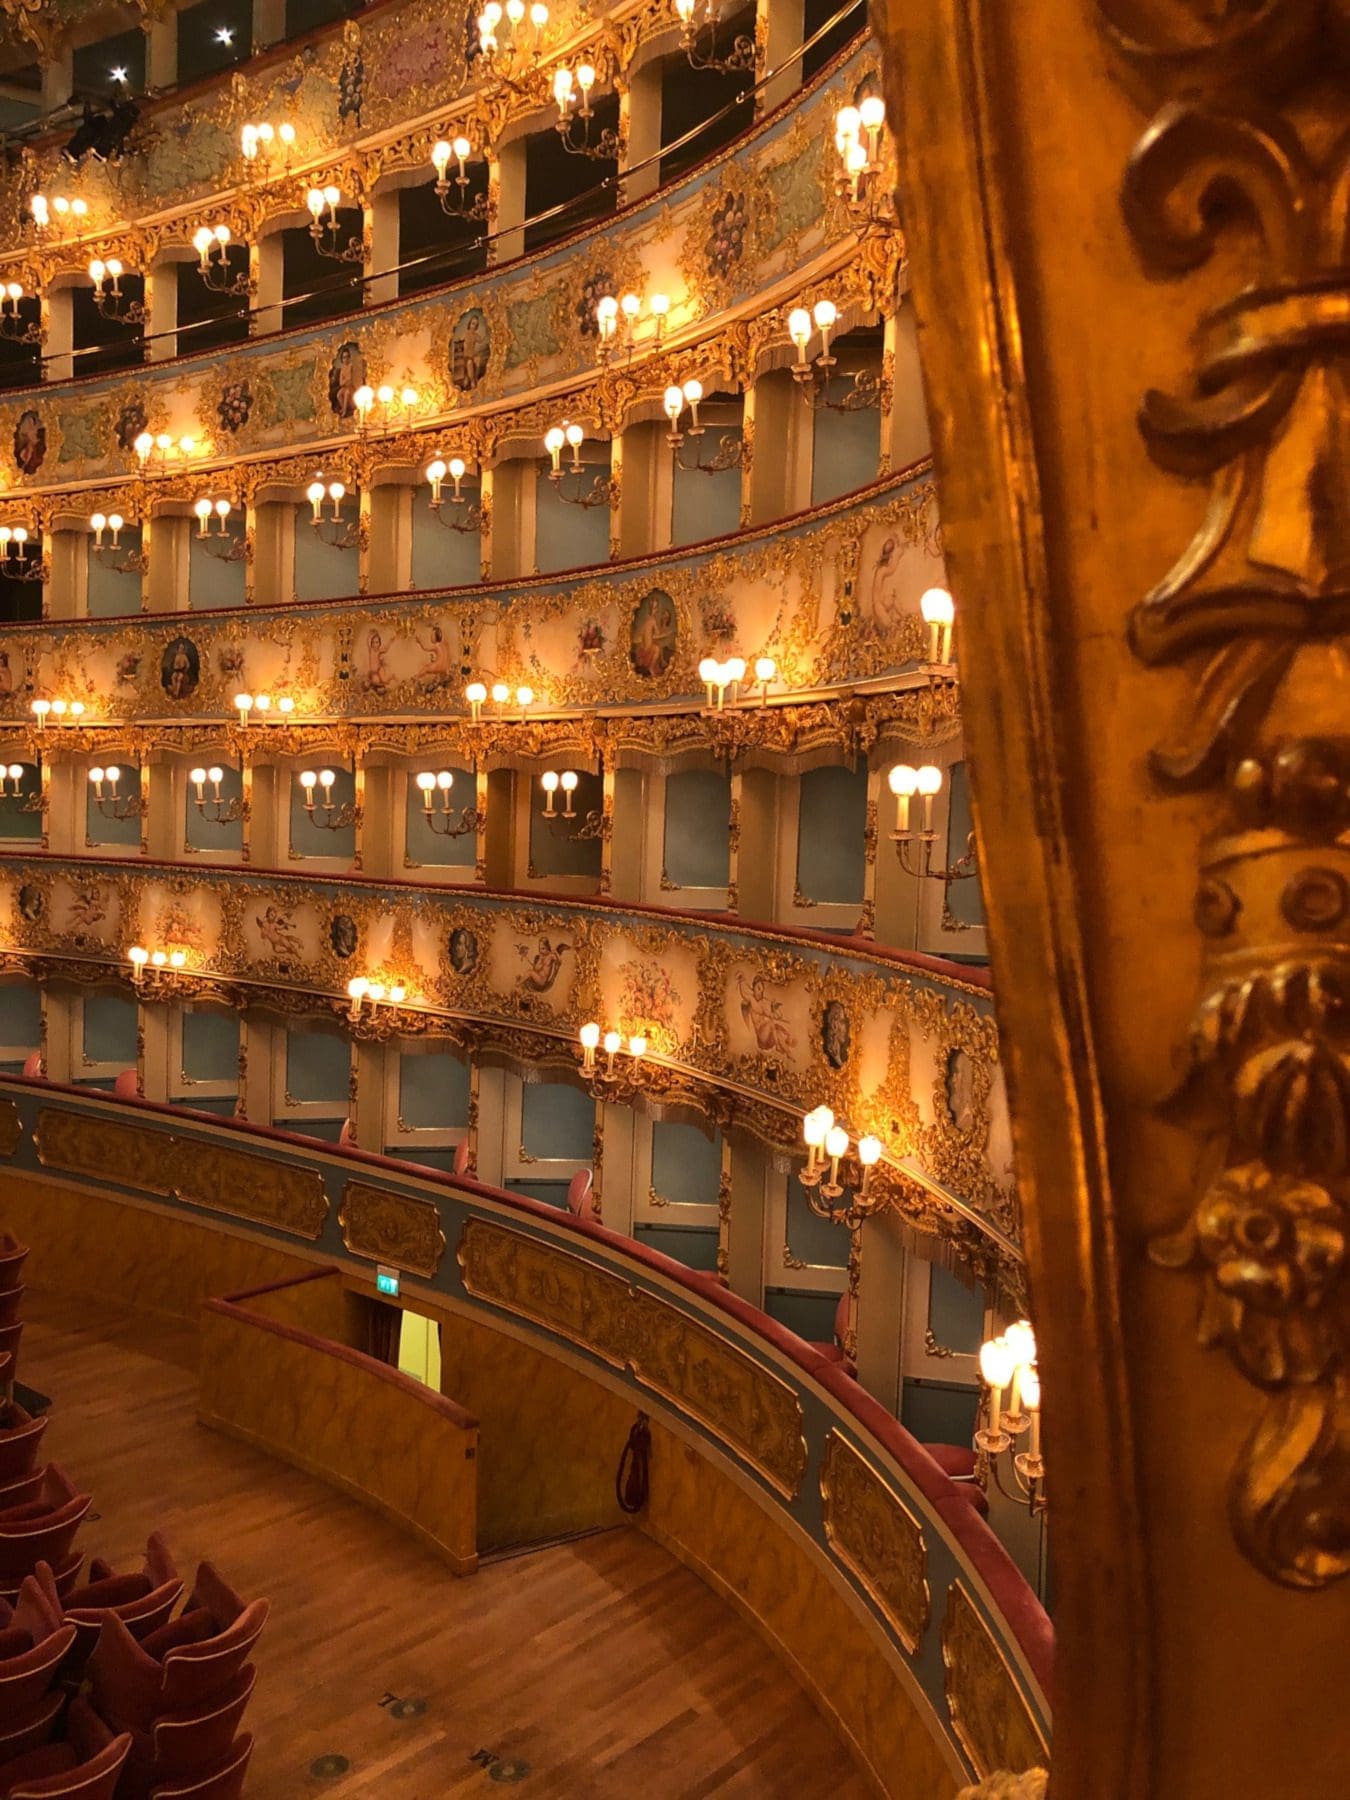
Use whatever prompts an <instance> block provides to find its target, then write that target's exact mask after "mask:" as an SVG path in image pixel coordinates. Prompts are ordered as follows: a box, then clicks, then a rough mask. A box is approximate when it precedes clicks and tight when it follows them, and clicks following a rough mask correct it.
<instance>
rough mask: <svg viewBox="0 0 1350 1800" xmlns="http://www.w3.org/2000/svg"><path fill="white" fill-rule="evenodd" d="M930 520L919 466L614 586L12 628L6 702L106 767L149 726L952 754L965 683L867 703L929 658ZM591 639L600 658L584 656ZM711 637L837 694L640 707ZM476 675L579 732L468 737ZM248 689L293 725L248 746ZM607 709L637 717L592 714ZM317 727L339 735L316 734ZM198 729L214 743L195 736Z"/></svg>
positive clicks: (672, 683)
mask: <svg viewBox="0 0 1350 1800" xmlns="http://www.w3.org/2000/svg"><path fill="white" fill-rule="evenodd" d="M935 519H936V494H935V490H934V487H933V483H932V482H931V480H929V479H928V478H927V476H926V473H925V472H924V471H923V470H922V469H920V470H918V471H911V472H909V473H908V474H907V475H905V476H903V477H901V478H899V479H898V480H896V481H894V482H892V483H890V484H887V485H885V486H879V487H877V488H874V489H870V490H866V491H865V492H864V493H863V494H862V495H861V496H852V497H850V498H849V499H848V500H847V501H845V502H842V503H840V504H837V505H834V506H831V507H829V508H826V509H822V512H821V514H820V516H818V517H815V518H812V519H810V520H809V521H807V522H806V523H804V524H802V525H800V526H797V527H795V528H792V529H789V530H782V529H780V528H774V529H772V530H765V531H757V532H754V533H751V534H749V535H748V536H747V537H745V538H744V539H738V538H736V537H732V538H726V539H722V540H720V541H719V542H717V543H715V544H713V545H710V546H708V547H706V548H704V549H702V550H700V551H699V552H698V553H693V554H691V553H680V554H675V555H671V554H666V555H663V556H653V557H650V558H643V559H640V560H637V561H635V562H631V563H624V564H623V565H621V566H619V567H616V568H615V569H613V570H612V571H606V572H605V573H604V574H603V575H596V576H589V577H582V578H579V579H578V578H572V579H566V578H564V579H561V580H559V579H549V580H526V581H513V582H510V583H502V584H500V585H498V586H495V587H488V588H487V589H481V588H474V589H471V590H467V591H466V590H463V589H450V590H445V591H437V590H428V591H426V592H421V593H417V594H416V595H411V596H410V595H398V596H391V597H389V598H387V599H377V600H366V601H359V600H357V599H355V598H354V599H353V600H351V601H347V602H337V603H327V602H319V603H304V604H295V603H283V604H274V605H271V606H267V607H263V606H258V605H255V606H251V607H246V608H243V609H240V610H237V611H232V612H231V611H221V612H219V613H212V614H206V613H203V614H199V615H195V616H185V615H184V614H182V613H172V614H159V615H141V616H139V617H135V618H131V619H119V620H108V621H103V620H98V619H81V620H78V621H61V622H57V621H51V622H44V623H41V624H39V623H37V622H34V623H33V624H31V625H25V626H20V627H18V628H17V629H15V630H13V631H12V632H11V633H7V634H6V648H7V651H8V654H9V659H10V666H11V669H12V671H13V674H14V676H15V679H14V680H13V682H12V684H11V686H10V687H9V689H8V690H7V691H4V692H0V720H4V719H8V720H9V721H10V722H12V724H14V725H16V726H21V727H22V728H23V729H24V730H25V731H26V732H28V733H29V734H30V742H31V746H32V748H33V749H34V750H39V749H40V750H41V751H42V752H43V754H44V756H54V755H55V756H59V755H61V754H63V753H71V754H74V753H78V752H81V751H86V752H87V751H93V750H96V751H97V752H98V754H100V755H102V754H104V753H105V752H106V750H107V748H108V739H107V738H106V736H104V735H102V730H103V727H102V724H101V722H102V721H105V720H106V721H107V722H108V723H110V724H111V723H114V722H116V723H119V724H120V723H122V722H124V721H126V720H127V719H135V718H140V719H146V720H154V721H155V723H154V724H153V725H151V724H146V725H145V726H142V727H139V728H129V729H132V730H133V731H136V732H137V733H138V735H139V736H141V737H142V738H143V739H144V741H145V742H147V743H148V744H151V745H153V744H163V745H169V744H173V745H175V746H177V747H180V748H185V749H186V748H192V747H195V744H196V743H197V742H200V743H201V744H202V745H203V746H205V745H206V743H207V742H209V741H210V739H209V731H210V729H211V728H212V724H213V722H214V730H215V731H216V733H217V734H218V735H219V734H223V735H224V736H225V738H226V741H228V742H229V743H230V745H231V747H232V751H233V753H234V754H235V755H242V754H244V753H246V752H247V753H250V754H252V755H255V756H256V755H258V754H261V753H262V752H263V751H264V750H266V751H269V752H271V753H274V754H285V753H287V752H288V751H291V750H295V749H303V748H309V747H312V746H313V744H314V737H313V735H312V734H313V733H314V732H318V733H320V734H321V735H324V736H325V737H326V740H327V741H330V742H332V743H333V745H334V747H335V748H339V747H340V748H341V749H342V750H343V751H344V752H345V753H346V754H348V755H349V756H350V754H352V752H353V751H354V750H356V749H361V750H363V751H365V750H370V749H376V748H380V747H383V746H384V745H388V746H390V747H394V748H408V749H412V750H416V749H419V748H421V747H423V746H424V745H433V744H434V745H437V746H445V747H450V746H453V747H454V748H455V749H456V750H457V751H458V752H459V753H460V754H461V755H463V756H466V757H471V758H476V759H477V758H482V757H484V756H489V757H490V756H493V755H497V756H501V755H516V756H523V757H529V756H536V755H540V754H552V753H554V752H557V751H561V750H563V749H564V748H566V747H567V746H568V745H569V744H570V743H573V742H574V743H575V744H576V745H577V746H578V747H583V746H584V747H587V748H594V749H595V750H597V751H600V750H602V749H603V750H605V751H607V752H608V754H609V755H610V757H611V758H619V759H622V758H623V757H625V756H627V755H629V754H631V755H633V756H639V755H644V754H648V755H650V754H654V755H659V756H663V757H674V756H679V755H681V754H692V753H694V752H697V751H700V750H702V749H705V748H711V749H712V750H713V752H714V753H715V754H717V755H719V756H725V757H730V758H738V757H742V756H745V755H747V754H749V753H752V752H755V751H758V750H760V749H763V750H764V751H766V752H773V753H775V754H778V755H782V756H795V757H806V756H809V755H810V754H812V753H813V752H818V751H819V750H820V749H822V748H824V747H825V746H827V745H830V744H842V745H844V746H845V747H846V748H847V750H848V753H849V754H850V755H858V754H865V753H866V752H867V751H868V750H870V749H871V748H872V747H873V745H874V744H875V743H876V742H877V740H878V737H879V736H880V734H881V731H882V728H884V727H885V726H887V725H888V724H892V723H894V724H895V725H896V726H897V727H898V735H902V736H903V735H909V736H910V737H911V738H912V739H915V740H918V739H920V738H928V739H931V740H932V741H933V742H939V741H941V740H942V739H943V738H944V737H948V736H952V735H955V733H956V731H957V730H958V729H959V709H958V698H957V695H956V692H955V690H954V689H950V688H941V689H934V688H933V687H932V686H931V684H928V683H922V684H921V685H915V686H913V687H911V688H909V689H907V690H905V691H904V692H902V693H890V694H884V693H882V694H871V695H866V696H859V697H854V696H853V693H852V690H853V688H854V685H855V684H856V683H857V682H859V681H863V680H881V679H885V678H887V677H894V676H896V675H897V673H898V672H899V671H900V670H902V669H903V668H904V667H905V666H906V665H910V666H914V665H917V664H918V663H920V662H921V660H922V658H923V656H924V654H925V648H924V646H925V644H926V627H925V626H924V625H923V623H922V620H921V619H920V617H919V614H918V612H917V611H909V610H901V609H900V608H901V602H900V599H899V594H898V588H897V583H900V582H903V583H904V584H905V586H906V588H908V589H913V590H915V591H920V590H921V589H922V588H923V587H924V586H926V585H929V584H930V583H931V581H932V580H934V579H939V578H940V577H941V574H942V568H941V563H940V562H938V561H935V559H934V558H933V557H932V555H931V553H930V550H929V547H928V545H929V539H930V536H931V527H932V526H933V524H934V522H935ZM653 594H656V595H658V596H660V597H661V600H662V604H663V605H665V606H667V607H668V609H669V611H670V615H671V618H672V621H673V625H672V631H671V636H670V641H669V645H668V647H666V648H665V649H663V650H662V651H661V653H660V654H659V655H657V656H655V657H653V656H652V655H651V654H650V652H649V648H648V646H647V645H646V644H645V640H644V639H643V636H642V630H643V620H644V619H646V618H647V616H648V613H649V612H650V607H651V604H652V602H651V596H652V595H653ZM823 601H824V602H826V603H827V604H825V605H822V602H823ZM644 607H646V608H647V609H648V611H647V612H644V611H643V609H644ZM597 633H598V634H599V636H600V638H601V640H602V642H601V648H600V649H599V650H598V651H594V650H592V649H590V648H588V645H589V644H591V643H593V641H594V638H595V635H596V634H597ZM728 633H730V636H728ZM437 634H440V635H439V637H438V636H437ZM184 641H186V642H187V643H188V644H189V645H190V647H191V649H192V650H193V651H195V657H196V660H195V669H196V675H195V678H194V679H192V680H191V681H190V682H189V683H188V684H187V691H186V692H175V693H173V694H170V693H169V692H168V690H167V687H166V683H165V675H164V670H165V667H166V664H165V656H166V653H167V652H169V650H170V647H171V646H173V647H175V648H176V649H179V650H181V648H182V645H183V643H184ZM712 642H717V643H718V644H721V643H724V642H729V643H733V644H738V645H739V647H740V649H741V650H742V652H743V653H744V654H745V655H746V656H748V657H753V656H756V655H759V654H762V653H768V654H771V655H773V656H774V657H775V658H776V660H777V663H778V667H779V670H780V673H781V680H782V682H783V684H784V687H785V688H786V690H787V691H788V692H789V693H791V692H792V691H793V690H797V691H806V692H808V693H809V692H811V691H812V690H816V691H820V690H826V697H824V698H821V699H813V700H803V701H800V702H793V703H790V704H789V705H787V706H780V705H774V706H769V707H739V708H732V709H730V710H727V711H724V712H721V713H717V714H715V715H713V716H711V717H705V716H703V715H701V714H699V713H698V712H696V711H695V710H693V709H692V708H690V709H688V710H687V711H685V712H683V713H677V714H671V713H663V714H660V715H657V716H652V715H651V714H650V713H649V712H646V709H649V708H651V707H652V706H653V704H654V703H657V702H661V701H668V700H672V699H684V698H689V699H692V698H693V697H695V696H697V695H700V694H701V693H702V683H701V682H700V681H699V679H698V664H699V661H700V659H701V657H702V656H703V655H705V654H706V652H707V650H708V646H709V644H710V643H712ZM644 652H647V653H646V654H644ZM20 661H22V669H23V675H22V679H21V680H20V679H18V675H19V664H20ZM464 667H468V668H469V669H470V670H473V671H482V670H490V671H491V672H492V674H493V676H494V677H497V678H500V679H502V680H504V681H506V682H508V683H509V684H511V685H520V684H528V685H529V686H531V687H532V688H533V690H534V692H535V694H536V696H537V697H538V699H537V704H538V705H539V707H540V708H541V709H543V708H548V709H549V710H551V711H557V710H562V709H576V711H577V715H578V716H576V717H575V718H573V719H570V720H562V721H557V720H543V719H538V720H536V719H527V720H525V721H523V722H517V721H513V720H509V719H505V718H497V717H494V716H492V714H491V713H490V712H489V713H488V715H487V716H486V717H485V718H484V720H483V721H482V723H481V725H479V726H472V725H471V724H470V722H469V720H468V718H467V707H466V703H465V701H464V699H463V685H462V680H461V679H460V678H459V677H458V675H457V671H458V670H459V669H461V668H464ZM917 679H918V678H917V677H915V680H916V681H917ZM241 684H246V685H247V686H248V687H249V688H250V689H252V690H253V691H263V692H273V693H278V692H281V693H290V694H292V695H293V696H294V697H295V700H296V708H297V710H296V714H295V715H294V718H295V722H294V723H293V724H291V725H281V724H277V725H271V724H269V725H267V726H266V727H261V726H252V727H249V728H247V729H245V730H240V729H239V728H238V727H237V726H236V724H235V718H236V715H235V713H234V711H233V697H234V695H235V693H237V692H238V691H239V689H240V686H241ZM842 688H848V689H849V690H850V698H849V699H848V700H847V701H845V700H843V699H842V698H840V699H839V700H838V701H835V700H834V699H833V698H831V697H829V693H828V691H829V690H831V689H834V690H838V689H842ZM49 691H50V692H59V693H62V694H65V695H67V697H69V698H72V699H73V698H80V699H82V700H83V701H84V703H85V705H86V707H87V708H88V713H87V718H88V720H89V721H90V723H91V724H93V723H94V722H95V721H99V722H100V724H99V725H98V726H97V727H96V729H95V731H94V732H93V733H92V734H91V733H90V732H89V731H87V730H86V731H73V730H72V731H57V730H53V729H48V730H47V731H45V732H43V733H41V734H40V737H39V734H38V733H37V732H36V731H34V730H33V720H32V716H31V713H30V710H29V707H30V702H31V698H32V695H33V693H34V692H39V693H45V692H49ZM602 700H603V702H604V704H605V706H606V708H608V707H613V706H617V707H626V708H631V709H635V711H636V712H637V713H638V715H639V716H638V717H637V718H634V719H629V718H625V717H608V718H604V719H600V718H597V717H596V716H595V712H594V710H593V709H595V708H596V707H597V706H598V705H599V703H600V702H601V701H602ZM644 713H645V716H643V714H644ZM316 715H317V716H318V718H321V719H323V720H324V721H325V722H324V723H323V724H318V723H315V724H313V725H311V724H309V723H307V721H308V720H311V719H314V718H315V716H316ZM334 715H336V717H334ZM447 715H448V716H447ZM391 717H392V719H395V720H398V721H399V722H400V723H402V721H404V720H407V719H409V718H411V719H425V720H426V723H425V725H424V726H423V728H422V735H421V736H420V737H418V736H417V735H416V734H414V735H413V736H412V738H411V739H409V738H408V737H407V735H406V734H404V735H400V732H399V730H398V728H397V727H391V725H390V723H388V722H389V721H390V720H391ZM433 718H434V721H435V722H434V723H433V722H432V720H433ZM358 724H359V725H360V726H361V727H362V729H363V735H362V736H360V737H359V738H358V737H356V736H354V735H353V734H354V731H355V729H356V727H357V725H358ZM194 731H202V732H204V733H208V735H205V736H202V737H201V738H198V739H194V738H193V737H192V736H191V735H190V734H191V733H192V732H194ZM307 733H308V734H311V735H305V734H307Z"/></svg>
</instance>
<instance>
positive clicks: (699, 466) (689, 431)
mask: <svg viewBox="0 0 1350 1800" xmlns="http://www.w3.org/2000/svg"><path fill="white" fill-rule="evenodd" d="M702 399H703V383H702V382H701V381H686V382H685V383H684V385H683V386H682V387H676V386H674V385H673V384H672V385H671V386H670V387H668V388H667V389H666V392H665V397H664V399H663V400H662V403H661V404H662V409H663V411H664V412H665V415H666V418H667V420H668V421H669V424H670V430H669V431H668V432H667V433H666V442H667V443H668V444H669V445H670V447H671V450H672V451H673V452H674V457H675V467H676V468H677V469H683V470H684V471H685V472H686V474H691V475H692V474H695V473H697V474H701V475H720V474H722V473H723V472H724V471H725V470H727V469H739V468H740V467H741V466H742V464H743V463H744V461H745V441H744V439H743V438H742V436H741V434H740V432H739V431H738V430H734V429H732V430H727V431H723V432H722V433H721V434H720V437H719V441H718V447H717V449H716V450H715V451H714V452H713V454H712V455H711V456H706V457H705V456H704V454H703V439H704V437H705V436H706V435H707V431H708V425H707V422H706V420H704V419H702V418H700V416H699V410H698V409H699V405H700V403H701V402H702ZM686 406H687V407H688V408H689V424H688V425H687V426H686V427H685V428H684V430H681V429H680V419H681V418H682V416H683V414H684V409H685V407H686ZM686 439H688V440H690V441H691V442H692V443H693V444H694V446H695V450H694V460H693V461H692V462H691V461H690V460H689V458H688V456H687V455H684V454H682V448H683V446H684V444H685V441H686Z"/></svg>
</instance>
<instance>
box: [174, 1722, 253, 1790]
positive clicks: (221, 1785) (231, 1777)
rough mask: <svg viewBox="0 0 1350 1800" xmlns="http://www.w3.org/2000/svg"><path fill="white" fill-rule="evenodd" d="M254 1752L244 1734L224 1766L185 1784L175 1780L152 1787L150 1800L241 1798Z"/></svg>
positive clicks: (251, 1741)
mask: <svg viewBox="0 0 1350 1800" xmlns="http://www.w3.org/2000/svg"><path fill="white" fill-rule="evenodd" d="M252 1754H253V1739H252V1738H251V1737H241V1738H240V1739H239V1741H238V1743H237V1744H235V1745H234V1747H233V1749H232V1750H231V1752H230V1759H229V1761H228V1762H227V1763H225V1764H224V1765H223V1766H222V1767H221V1768H219V1769H216V1770H215V1771H214V1772H213V1773H212V1774H210V1775H202V1776H198V1777H197V1778H196V1779H195V1780H193V1781H190V1782H188V1783H186V1784H183V1783H180V1782H173V1783H170V1784H169V1785H167V1786H161V1787H157V1788H152V1789H151V1790H150V1800H239V1796H240V1795H241V1794H242V1793H243V1791H244V1777H245V1775H247V1773H248V1760H249V1758H250V1757H251V1756H252Z"/></svg>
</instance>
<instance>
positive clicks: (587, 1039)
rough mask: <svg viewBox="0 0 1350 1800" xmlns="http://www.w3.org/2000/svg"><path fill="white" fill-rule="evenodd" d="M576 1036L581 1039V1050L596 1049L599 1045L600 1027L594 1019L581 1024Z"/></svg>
mask: <svg viewBox="0 0 1350 1800" xmlns="http://www.w3.org/2000/svg"><path fill="white" fill-rule="evenodd" d="M577 1036H578V1037H579V1038H580V1039H581V1047H582V1049H583V1050H596V1049H598V1048H599V1046H600V1027H599V1026H598V1025H597V1024H596V1023H595V1022H594V1020H592V1021H590V1022H589V1023H588V1024H585V1025H583V1026H582V1028H581V1030H580V1031H579V1032H578V1033H577Z"/></svg>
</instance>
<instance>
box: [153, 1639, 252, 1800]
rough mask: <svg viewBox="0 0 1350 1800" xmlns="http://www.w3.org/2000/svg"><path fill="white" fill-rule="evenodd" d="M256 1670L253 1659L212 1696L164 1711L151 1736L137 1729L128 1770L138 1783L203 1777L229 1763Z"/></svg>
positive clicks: (181, 1780)
mask: <svg viewBox="0 0 1350 1800" xmlns="http://www.w3.org/2000/svg"><path fill="white" fill-rule="evenodd" d="M256 1673H257V1672H256V1670H255V1669H254V1667H253V1664H252V1663H247V1664H246V1665H245V1666H244V1667H243V1668H242V1669H241V1670H240V1671H239V1673H238V1675H236V1676H235V1678H234V1680H233V1681H231V1682H229V1683H228V1684H227V1685H226V1686H225V1687H224V1688H222V1689H221V1691H220V1692H219V1693H218V1694H215V1695H213V1696H212V1697H211V1698H210V1699H209V1700H204V1701H202V1703H201V1704H200V1705H199V1706H194V1707H186V1708H184V1709H182V1710H181V1711H178V1712H172V1713H161V1714H160V1715H159V1717H158V1718H157V1719H156V1720H155V1721H154V1724H153V1726H152V1728H151V1731H150V1733H149V1735H148V1736H146V1735H145V1734H144V1733H136V1734H135V1742H134V1744H133V1748H132V1752H131V1767H130V1769H129V1770H128V1773H129V1775H135V1776H136V1777H137V1780H136V1781H135V1783H134V1785H135V1786H145V1785H149V1786H155V1785H158V1784H163V1783H165V1782H175V1781H176V1782H185V1781H200V1780H201V1779H202V1778H203V1777H204V1776H205V1775H207V1774H209V1773H211V1772H213V1771H218V1770H220V1769H222V1768H224V1767H226V1766H227V1765H228V1764H229V1762H230V1761H231V1758H232V1753H233V1750H234V1744H235V1734H236V1733H237V1731H238V1730H239V1726H240V1722H241V1721H242V1719H243V1716H244V1709H245V1708H246V1707H247V1705H248V1702H249V1696H250V1695H251V1694H252V1692H253V1683H254V1681H255V1679H256ZM142 1770H144V1772H145V1773H144V1776H143V1777H142V1776H141V1771H142Z"/></svg>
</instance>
